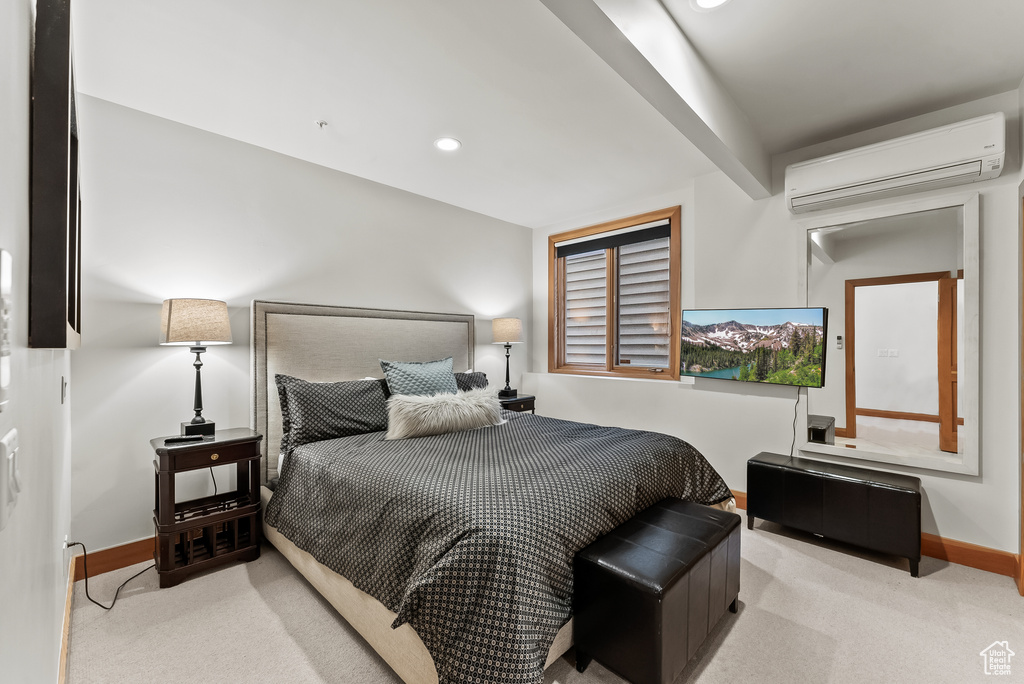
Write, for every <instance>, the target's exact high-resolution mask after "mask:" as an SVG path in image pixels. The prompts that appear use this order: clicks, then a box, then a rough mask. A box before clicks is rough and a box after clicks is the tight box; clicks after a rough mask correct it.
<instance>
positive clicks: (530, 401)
mask: <svg viewBox="0 0 1024 684" xmlns="http://www.w3.org/2000/svg"><path fill="white" fill-rule="evenodd" d="M536 399H537V397H535V396H533V395H532V394H520V395H519V396H518V397H508V398H507V399H502V398H501V397H498V401H500V402H501V408H503V409H508V410H509V411H529V412H530V413H536V412H537V410H536V407H535V406H534V402H535V401H536Z"/></svg>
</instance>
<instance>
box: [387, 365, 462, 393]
mask: <svg viewBox="0 0 1024 684" xmlns="http://www.w3.org/2000/svg"><path fill="white" fill-rule="evenodd" d="M378 360H379V361H380V367H381V369H382V370H383V371H384V377H385V378H387V381H388V389H389V390H390V392H391V394H408V395H413V396H429V395H432V394H455V393H456V392H458V391H459V387H458V385H456V384H455V374H454V373H452V357H450V356H449V357H448V358H447V359H441V360H440V361H424V362H422V363H415V362H408V363H406V362H402V361H385V360H384V359H378Z"/></svg>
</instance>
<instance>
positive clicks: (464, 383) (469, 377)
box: [455, 373, 487, 392]
mask: <svg viewBox="0 0 1024 684" xmlns="http://www.w3.org/2000/svg"><path fill="white" fill-rule="evenodd" d="M455 385H456V386H457V387H458V388H459V391H460V392H465V391H467V390H471V389H481V388H483V387H487V373H456V374H455Z"/></svg>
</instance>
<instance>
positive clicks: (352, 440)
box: [266, 412, 731, 684]
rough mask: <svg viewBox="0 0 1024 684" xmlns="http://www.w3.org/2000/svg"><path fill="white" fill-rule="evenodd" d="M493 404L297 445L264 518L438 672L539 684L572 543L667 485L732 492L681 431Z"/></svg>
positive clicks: (702, 493)
mask: <svg viewBox="0 0 1024 684" xmlns="http://www.w3.org/2000/svg"><path fill="white" fill-rule="evenodd" d="M504 414H505V417H506V418H507V419H508V420H507V422H506V423H504V424H502V425H497V426H494V427H488V428H482V429H479V430H469V431H466V432H457V433H451V434H446V435H436V436H433V437H421V438H416V439H407V440H397V441H387V442H385V441H384V440H383V437H384V433H383V432H375V433H370V434H363V435H357V436H354V437H343V438H340V439H332V440H325V441H322V442H315V443H312V444H307V445H304V446H301V447H298V448H296V449H295V450H294V451H293V452H292V454H291V455H290V456H289V458H288V459H287V460H286V461H285V465H284V468H283V471H282V473H281V478H280V481H279V483H278V485H277V488H276V490H275V493H274V496H273V497H272V498H271V500H270V503H269V504H268V506H267V511H266V520H267V522H268V523H269V524H271V525H273V526H274V527H276V528H277V529H278V531H280V532H281V533H282V534H283V535H284V536H285V537H287V538H288V539H290V540H291V541H292V542H293V543H295V545H296V546H298V547H299V548H301V549H303V550H305V551H307V552H309V553H310V554H312V555H313V556H314V557H315V558H316V559H317V560H318V561H319V562H321V563H323V564H324V565H326V566H327V567H329V568H331V569H332V570H334V571H335V572H337V573H339V574H341V575H343V576H345V577H346V578H348V579H349V580H350V581H351V582H352V583H353V584H354V585H355V586H356V587H358V588H359V589H361V590H362V591H364V592H366V593H367V594H370V595H371V596H373V597H374V598H376V599H377V600H378V601H380V602H381V603H383V604H384V605H385V606H387V607H388V608H390V609H391V610H393V611H394V612H396V613H397V614H398V617H397V618H396V620H395V624H394V626H395V627H397V626H399V625H401V624H403V623H406V622H408V623H410V624H411V626H412V627H413V628H414V629H415V630H416V632H417V633H418V634H419V636H420V638H421V639H422V640H423V643H424V645H426V647H427V650H428V651H429V652H430V654H431V656H432V657H433V659H434V664H435V665H436V667H437V671H438V676H439V678H440V681H441V682H442V683H445V684H448V683H456V682H458V683H460V684H461V683H463V682H502V683H505V682H509V683H511V682H530V683H532V684H540V682H542V681H543V678H544V671H543V670H544V662H545V660H546V658H547V654H548V649H549V648H550V646H551V643H552V641H553V640H554V637H555V634H556V633H557V632H558V630H559V629H560V628H561V627H562V625H564V624H565V623H566V622H567V621H568V620H569V618H570V616H571V596H572V559H573V556H574V554H575V553H576V552H577V551H579V550H580V549H581V548H583V547H584V546H586V545H587V544H589V543H590V542H592V541H594V540H595V539H597V538H598V537H599V536H601V535H602V534H604V533H606V532H608V531H610V530H611V529H612V528H614V527H616V526H617V525H619V524H621V523H622V522H625V521H626V520H628V519H629V518H631V517H632V516H633V515H635V514H636V513H638V512H639V511H641V510H643V509H644V508H647V507H648V506H651V505H653V504H654V503H657V502H658V501H660V500H661V499H663V498H665V497H666V496H677V497H680V498H683V499H687V500H690V501H696V502H699V503H705V504H713V503H718V502H720V501H724V500H726V499H728V498H729V497H730V496H731V493H730V492H729V489H728V488H727V487H726V485H725V482H723V481H722V479H721V477H719V476H718V473H716V472H715V471H714V469H713V468H712V467H711V466H710V465H709V464H708V463H707V461H706V460H705V459H704V457H703V456H701V454H700V453H699V452H697V450H696V449H694V448H693V447H691V446H690V445H689V444H687V443H686V442H684V441H682V440H680V439H676V438H674V437H669V436H667V435H662V434H658V433H653V432H640V431H636V430H624V429H621V428H610V427H600V426H597V425H588V424H583V423H573V422H569V421H563V420H555V419H552V418H544V417H541V416H535V415H531V414H526V413H510V412H504Z"/></svg>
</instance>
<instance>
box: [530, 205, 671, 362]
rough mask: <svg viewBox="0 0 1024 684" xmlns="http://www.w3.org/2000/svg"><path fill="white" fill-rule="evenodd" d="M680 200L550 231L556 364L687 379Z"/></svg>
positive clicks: (551, 350) (551, 337) (551, 340)
mask: <svg viewBox="0 0 1024 684" xmlns="http://www.w3.org/2000/svg"><path fill="white" fill-rule="evenodd" d="M679 218H680V208H679V207H672V208H670V209H663V210H661V211H654V212H650V213H648V214H642V215H640V216H634V217H631V218H628V219H622V220H619V221H613V222H611V223H604V224H601V225H597V226H590V227H588V228H580V229H579V230H573V231H569V232H567V233H559V234H557V235H552V236H550V238H549V239H548V258H549V269H550V278H549V292H548V311H549V314H548V316H549V317H548V370H549V371H551V372H553V373H578V374H583V375H619V376H626V377H650V378H663V379H672V380H678V379H679V319H680V316H681V310H680V305H679V287H680V284H679V283H680V266H679V260H680V258H681V257H680V248H679Z"/></svg>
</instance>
